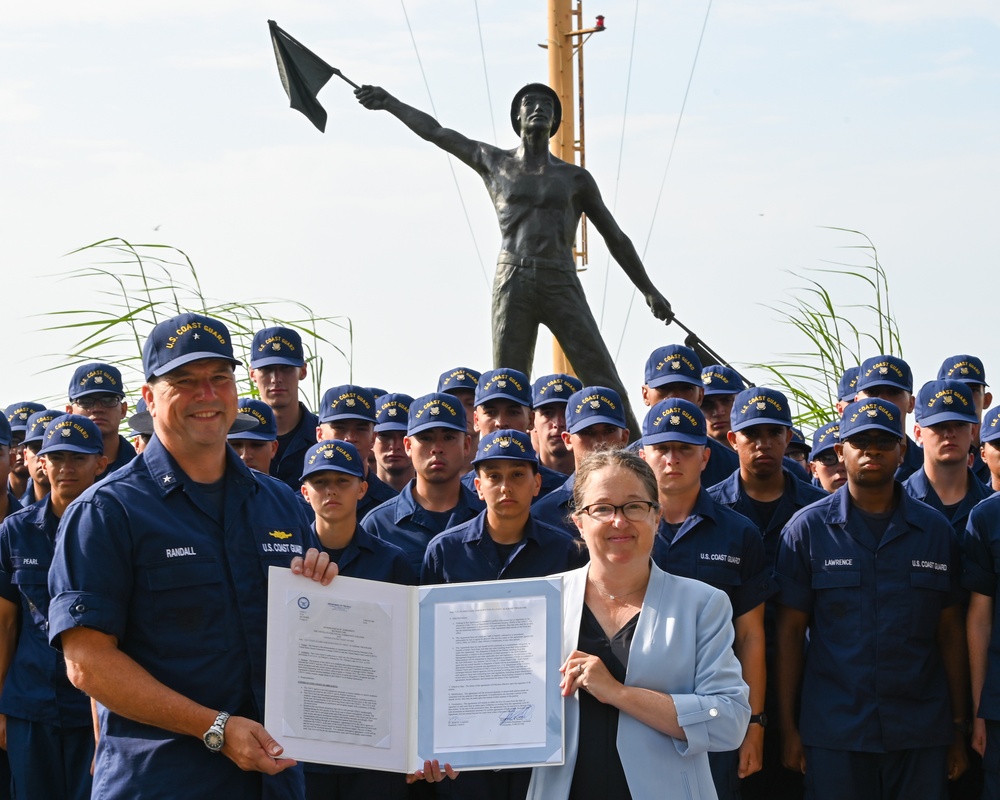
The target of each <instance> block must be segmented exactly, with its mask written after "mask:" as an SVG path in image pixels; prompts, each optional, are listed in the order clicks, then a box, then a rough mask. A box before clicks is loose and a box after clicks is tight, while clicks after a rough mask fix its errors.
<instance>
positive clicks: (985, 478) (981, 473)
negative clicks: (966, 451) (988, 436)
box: [972, 443, 993, 486]
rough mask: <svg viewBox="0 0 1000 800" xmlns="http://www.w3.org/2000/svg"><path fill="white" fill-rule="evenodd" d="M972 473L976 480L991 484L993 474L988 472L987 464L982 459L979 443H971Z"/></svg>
mask: <svg viewBox="0 0 1000 800" xmlns="http://www.w3.org/2000/svg"><path fill="white" fill-rule="evenodd" d="M972 474H973V475H975V476H976V480H977V481H979V482H980V483H984V484H986V485H987V486H992V485H993V475H992V474H991V473H990V468H989V465H988V464H987V463H986V462H985V461H983V456H982V455H981V454H980V452H979V445H977V444H975V443H973V448H972Z"/></svg>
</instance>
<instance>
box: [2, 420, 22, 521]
mask: <svg viewBox="0 0 1000 800" xmlns="http://www.w3.org/2000/svg"><path fill="white" fill-rule="evenodd" d="M12 442H13V437H12V436H11V432H10V423H9V422H8V421H7V417H6V416H5V415H3V414H0V522H3V521H4V519H5V518H6V517H7V515H9V514H13V513H14V512H15V511H20V509H21V504H20V503H19V502H18V500H17V498H16V497H15V496H14V493H13V492H11V490H10V489H8V488H7V477H8V475H10V470H11V467H12V465H13V464H14V449H13V447H12V446H11V445H12Z"/></svg>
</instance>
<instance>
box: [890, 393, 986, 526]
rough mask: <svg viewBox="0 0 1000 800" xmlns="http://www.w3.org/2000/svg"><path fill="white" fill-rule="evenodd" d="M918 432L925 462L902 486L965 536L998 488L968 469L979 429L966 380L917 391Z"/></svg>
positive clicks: (916, 431) (916, 432) (916, 414)
mask: <svg viewBox="0 0 1000 800" xmlns="http://www.w3.org/2000/svg"><path fill="white" fill-rule="evenodd" d="M915 417H916V425H914V426H913V432H914V435H915V436H916V439H917V444H919V445H920V446H921V447H922V448H923V451H924V463H923V466H921V467H920V469H918V470H917V471H916V472H914V473H913V474H912V475H911V476H910V477H909V478H907V479H906V481H905V482H904V483H903V488H904V489H906V491H907V493H908V494H909V495H910V497H915V498H917V500H921V501H922V502H924V503H927V505H929V506H930V507H931V508H935V509H937V510H938V511H940V512H941V513H942V514H944V515H945V516H946V517H947V518H948V521H949V522H950V523H951V526H952V528H954V529H955V535H956V536H961V535H962V531H964V530H965V524H966V522H967V521H968V519H969V512H970V511H972V509H973V507H974V506H975V505H976V504H977V503H978V502H979V501H980V500H985V499H986V498H987V497H989V496H990V495H991V494H993V490H992V489H990V488H989V487H987V486H986V484H984V483H981V482H980V481H979V479H978V478H976V476H975V475H974V474H973V473H972V470H971V469H970V468H969V453H970V452H971V450H972V447H973V437H974V436H975V429H976V428H978V427H979V415H978V414H977V413H976V408H975V402H974V400H973V396H972V392H971V391H970V390H969V387H968V385H967V384H965V383H962V382H961V381H953V380H942V381H928V382H927V383H925V384H924V385H923V386H921V387H920V391H919V392H917V401H916V410H915Z"/></svg>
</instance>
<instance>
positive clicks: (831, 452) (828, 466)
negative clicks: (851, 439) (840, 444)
mask: <svg viewBox="0 0 1000 800" xmlns="http://www.w3.org/2000/svg"><path fill="white" fill-rule="evenodd" d="M839 434H840V420H839V419H837V420H835V421H833V422H827V423H826V424H825V425H820V426H819V427H818V428H817V429H816V430H815V431H813V446H812V452H811V453H810V454H809V467H810V469H811V470H812V474H813V486H818V487H819V488H821V489H823V490H825V491H826V492H829V493H831V494H832V493H833V492H835V491H837V489H839V488H840V487H841V486H843V485H844V484H845V483H847V468H846V467H845V466H844V462H843V461H841V460H840V456H838V455H837V450H836V448H835V447H834V445H835V444H836V443H837V437H838V435H839Z"/></svg>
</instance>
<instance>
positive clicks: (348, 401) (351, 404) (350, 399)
mask: <svg viewBox="0 0 1000 800" xmlns="http://www.w3.org/2000/svg"><path fill="white" fill-rule="evenodd" d="M344 405H345V406H347V407H348V408H354V406H355V402H354V398H353V397H348V398H347V399H346V400H345V401H344Z"/></svg>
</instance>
